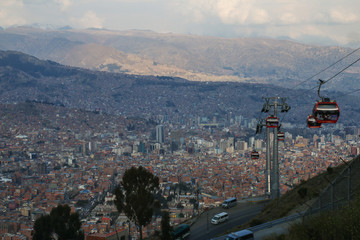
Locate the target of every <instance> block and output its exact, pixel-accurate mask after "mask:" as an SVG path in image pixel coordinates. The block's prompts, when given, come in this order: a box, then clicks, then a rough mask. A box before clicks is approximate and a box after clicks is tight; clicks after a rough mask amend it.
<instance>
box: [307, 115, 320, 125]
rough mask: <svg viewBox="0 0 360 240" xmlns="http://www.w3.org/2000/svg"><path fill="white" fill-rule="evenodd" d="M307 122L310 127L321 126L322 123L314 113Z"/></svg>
mask: <svg viewBox="0 0 360 240" xmlns="http://www.w3.org/2000/svg"><path fill="white" fill-rule="evenodd" d="M307 124H308V127H309V128H321V123H318V122H317V121H316V120H315V118H314V116H313V115H309V116H308V119H307Z"/></svg>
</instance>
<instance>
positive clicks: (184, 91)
mask: <svg viewBox="0 0 360 240" xmlns="http://www.w3.org/2000/svg"><path fill="white" fill-rule="evenodd" d="M0 89H1V90H0V102H2V103H17V102H24V101H27V100H29V101H36V102H47V103H53V104H57V105H63V106H66V107H69V108H81V109H84V110H90V111H93V110H95V109H100V110H101V111H103V112H108V113H113V114H119V115H124V116H142V117H144V116H148V115H149V114H150V115H163V116H164V115H168V116H169V118H171V119H177V120H179V119H183V120H184V119H187V118H191V116H208V117H210V119H212V117H213V116H214V114H215V115H218V116H219V117H221V118H227V117H228V116H229V114H232V115H233V116H237V115H242V116H244V117H246V118H254V117H259V113H260V110H261V109H262V106H263V104H264V101H263V99H262V97H273V96H275V95H276V94H282V95H284V96H283V97H290V96H295V97H294V98H289V100H288V103H289V105H290V106H291V107H292V109H291V110H290V111H289V113H288V114H287V115H286V116H287V121H288V122H293V123H299V122H300V123H304V125H305V122H306V119H307V115H308V114H310V113H311V111H312V107H313V104H314V103H315V100H316V99H317V95H316V92H315V91H312V92H308V91H307V92H306V95H304V91H303V90H297V89H294V90H292V89H287V88H280V87H278V86H275V85H270V84H258V83H236V82H197V81H188V80H186V79H182V78H174V77H163V76H143V75H130V74H125V73H110V72H103V71H91V70H88V69H84V68H76V67H70V66H64V65H61V64H58V63H55V62H53V61H44V60H40V59H38V58H36V57H33V56H31V55H27V54H23V53H20V52H14V51H0ZM324 93H327V94H330V95H331V96H333V95H336V94H339V92H324ZM285 95H286V96H285ZM296 96H300V97H297V98H296ZM359 100H360V99H359V97H356V96H346V97H343V98H341V99H340V101H338V104H339V106H340V109H341V117H340V120H339V122H340V123H346V124H355V125H356V119H357V117H360V108H357V107H356V105H353V103H354V102H357V101H359ZM342 106H344V107H342Z"/></svg>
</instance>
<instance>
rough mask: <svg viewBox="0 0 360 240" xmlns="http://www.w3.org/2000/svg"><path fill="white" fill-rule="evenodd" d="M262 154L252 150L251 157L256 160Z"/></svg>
mask: <svg viewBox="0 0 360 240" xmlns="http://www.w3.org/2000/svg"><path fill="white" fill-rule="evenodd" d="M259 157H260V154H259V153H258V152H257V151H252V152H251V159H253V160H255V159H259Z"/></svg>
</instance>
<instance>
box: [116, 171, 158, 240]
mask: <svg viewBox="0 0 360 240" xmlns="http://www.w3.org/2000/svg"><path fill="white" fill-rule="evenodd" d="M158 190H159V178H158V177H156V176H154V175H153V174H152V173H151V172H149V171H148V170H146V169H145V168H143V167H142V166H140V167H138V168H136V167H132V168H130V169H128V170H126V171H125V173H124V176H123V178H122V181H121V183H120V186H117V187H116V188H115V201H114V202H115V205H116V208H117V210H118V211H119V212H120V213H121V212H122V211H124V213H125V215H126V216H127V217H128V218H129V219H130V220H131V221H134V222H135V225H136V226H137V227H138V228H139V232H140V239H142V228H143V227H144V226H146V225H147V224H149V223H150V221H151V219H152V215H153V212H154V203H155V195H156V192H157V191H158Z"/></svg>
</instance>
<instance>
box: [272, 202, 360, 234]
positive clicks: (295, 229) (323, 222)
mask: <svg viewBox="0 0 360 240" xmlns="http://www.w3.org/2000/svg"><path fill="white" fill-rule="evenodd" d="M288 239H291V240H306V239H309V240H311V239H314V240H315V239H316V240H322V239H323V240H348V239H360V198H359V197H358V198H357V199H356V200H354V201H352V203H351V204H350V206H346V207H344V208H341V209H338V210H335V211H332V212H330V211H327V212H323V213H321V214H320V215H317V216H314V217H311V218H309V219H305V220H304V221H303V223H297V224H294V225H292V226H291V227H290V229H289V233H288V234H283V235H280V236H272V237H269V238H267V240H288Z"/></svg>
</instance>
